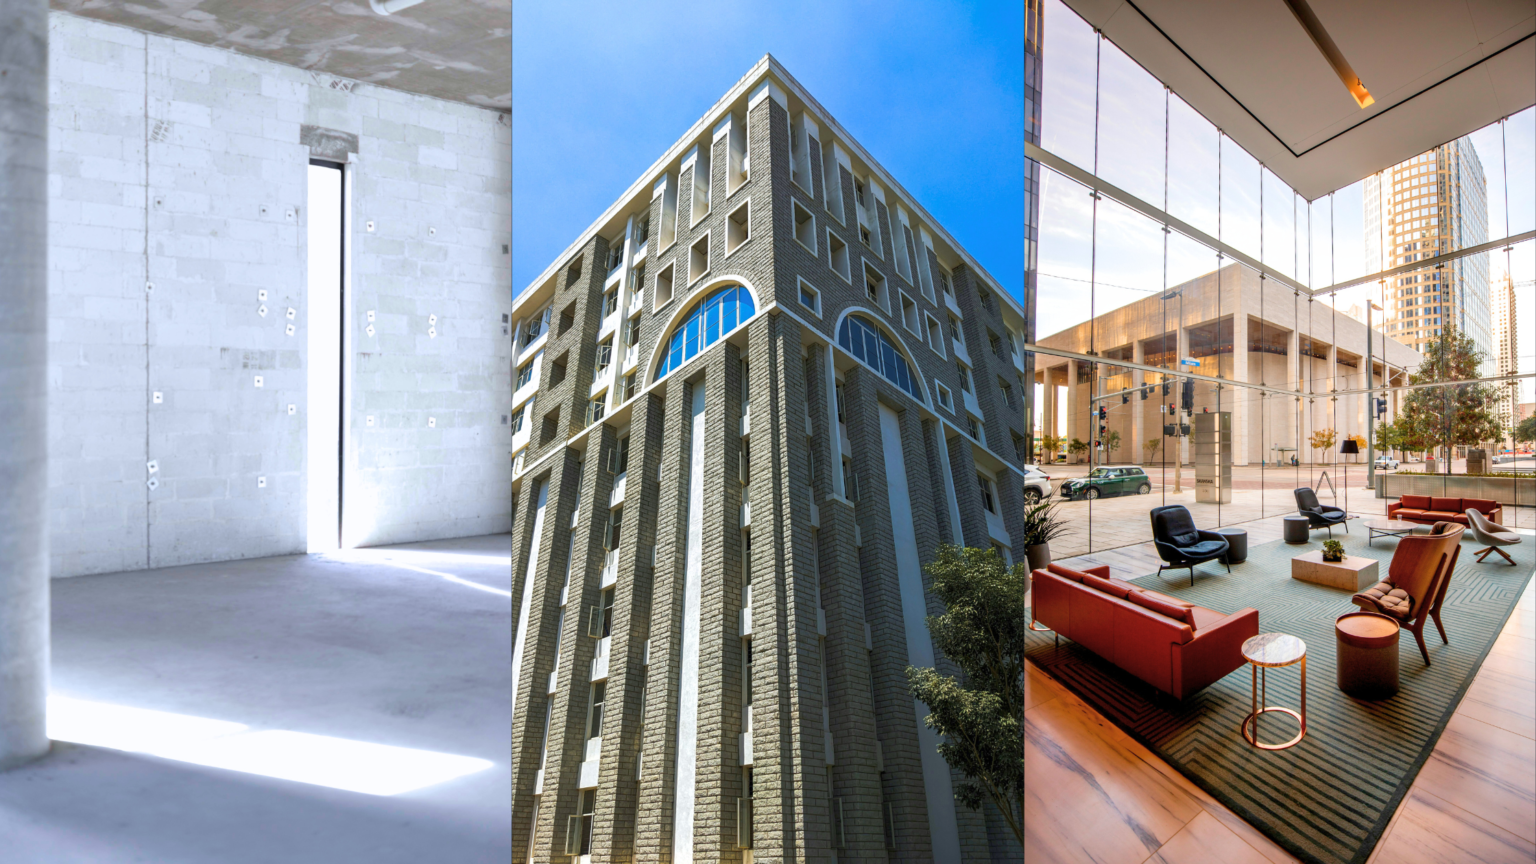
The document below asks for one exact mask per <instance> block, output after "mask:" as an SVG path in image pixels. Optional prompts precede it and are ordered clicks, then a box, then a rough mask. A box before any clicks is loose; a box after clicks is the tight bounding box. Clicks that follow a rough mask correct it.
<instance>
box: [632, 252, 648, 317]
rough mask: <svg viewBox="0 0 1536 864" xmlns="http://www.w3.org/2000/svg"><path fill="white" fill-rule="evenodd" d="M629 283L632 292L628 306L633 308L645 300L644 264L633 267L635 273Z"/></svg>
mask: <svg viewBox="0 0 1536 864" xmlns="http://www.w3.org/2000/svg"><path fill="white" fill-rule="evenodd" d="M629 284H630V291H631V292H632V294H633V296H631V297H630V298H629V308H631V309H635V308H637V307H639V306H640V304H641V303H644V302H645V300H644V297H645V264H643V263H642V264H641V265H640V266H639V267H636V268H635V275H634V277H633V279H632V280H631V281H630V283H629Z"/></svg>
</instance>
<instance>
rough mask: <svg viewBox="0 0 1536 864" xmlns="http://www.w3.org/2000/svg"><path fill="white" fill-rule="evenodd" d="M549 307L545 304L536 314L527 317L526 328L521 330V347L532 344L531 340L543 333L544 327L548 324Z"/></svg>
mask: <svg viewBox="0 0 1536 864" xmlns="http://www.w3.org/2000/svg"><path fill="white" fill-rule="evenodd" d="M549 312H550V310H549V307H548V306H546V307H544V308H543V309H542V310H540V311H539V312H538V314H536V315H534V316H533V317H531V318H529V319H528V329H527V330H524V331H523V347H524V348H526V347H528V346H529V345H532V344H533V340H535V339H537V338H539V337H540V336H542V335H544V328H545V327H548V326H549Z"/></svg>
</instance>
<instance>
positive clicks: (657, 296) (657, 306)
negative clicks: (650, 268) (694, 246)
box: [641, 240, 677, 312]
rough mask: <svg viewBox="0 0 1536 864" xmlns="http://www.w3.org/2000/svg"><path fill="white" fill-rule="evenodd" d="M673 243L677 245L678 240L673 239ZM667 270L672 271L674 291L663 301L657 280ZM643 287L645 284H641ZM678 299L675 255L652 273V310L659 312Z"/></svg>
mask: <svg viewBox="0 0 1536 864" xmlns="http://www.w3.org/2000/svg"><path fill="white" fill-rule="evenodd" d="M672 245H673V246H676V245H677V241H676V240H674V241H672ZM669 248H670V247H669ZM667 270H671V271H672V293H671V295H670V296H668V297H667V299H666V300H664V301H661V291H660V289H658V288H657V287H656V282H657V280H658V279H660V278H661V274H662V273H665V272H666V271H667ZM641 288H642V290H643V288H644V286H641ZM676 299H677V258H675V257H674V258H673V259H672V260H670V261H668V262H667V263H666V264H663V265H661V266H660V267H657V268H656V272H655V273H653V274H651V303H652V304H653V305H652V307H651V311H652V312H659V311H661V310H662V309H665V308H667V307H668V306H670V305H672V301H673V300H676ZM657 301H661V302H657Z"/></svg>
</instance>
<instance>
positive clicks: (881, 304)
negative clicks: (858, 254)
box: [859, 247, 896, 318]
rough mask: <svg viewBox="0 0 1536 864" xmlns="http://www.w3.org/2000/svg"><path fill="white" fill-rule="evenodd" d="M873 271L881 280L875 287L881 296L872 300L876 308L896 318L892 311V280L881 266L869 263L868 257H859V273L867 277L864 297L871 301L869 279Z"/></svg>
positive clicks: (889, 316)
mask: <svg viewBox="0 0 1536 864" xmlns="http://www.w3.org/2000/svg"><path fill="white" fill-rule="evenodd" d="M866 248H867V247H866ZM871 273H873V274H874V276H875V278H876V279H877V280H879V282H880V284H879V286H877V287H876V288H875V293H876V294H879V295H881V296H879V297H876V298H874V300H873V301H872V302H873V303H874V306H875V308H877V309H879V310H880V311H882V312H884V313H885V317H887V318H895V317H896V316H895V315H894V314H893V313H892V312H891V281H890V280H889V279H887V278H885V274H884V273H881V272H880V270H879V268H877V267H871V266H870V264H869V261H868V260H867V259H865V258H860V259H859V275H861V276H863V277H864V279H865V281H864V283H863V288H864V296H863V299H864V300H865V301H866V302H871V301H870V299H869V282H868V279H869V276H870V274H871Z"/></svg>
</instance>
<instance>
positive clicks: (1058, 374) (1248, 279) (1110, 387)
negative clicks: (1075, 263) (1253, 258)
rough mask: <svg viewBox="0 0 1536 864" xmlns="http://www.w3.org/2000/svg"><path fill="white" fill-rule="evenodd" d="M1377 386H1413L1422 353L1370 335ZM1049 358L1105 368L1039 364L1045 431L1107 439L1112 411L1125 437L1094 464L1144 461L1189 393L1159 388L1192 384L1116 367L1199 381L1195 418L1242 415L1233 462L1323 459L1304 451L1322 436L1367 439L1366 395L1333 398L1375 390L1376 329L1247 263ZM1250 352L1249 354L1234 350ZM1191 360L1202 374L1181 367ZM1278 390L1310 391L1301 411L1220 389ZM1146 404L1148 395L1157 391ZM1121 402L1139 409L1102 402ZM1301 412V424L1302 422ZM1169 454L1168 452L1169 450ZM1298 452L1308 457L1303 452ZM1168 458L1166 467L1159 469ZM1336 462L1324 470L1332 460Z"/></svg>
mask: <svg viewBox="0 0 1536 864" xmlns="http://www.w3.org/2000/svg"><path fill="white" fill-rule="evenodd" d="M1371 338H1372V343H1371V354H1372V369H1373V373H1372V374H1373V380H1374V383H1375V384H1376V385H1378V386H1381V385H1383V384H1384V383H1387V382H1390V383H1391V384H1406V383H1408V375H1409V372H1410V371H1411V370H1412V369H1413V368H1414V367H1415V366H1416V365H1417V364H1418V362H1419V359H1420V355H1419V353H1418V352H1417V351H1414V350H1413V349H1411V348H1408V347H1406V346H1404V345H1403V344H1402V343H1400V342H1398V341H1397V340H1395V339H1390V338H1386V337H1385V336H1383V335H1382V333H1381V332H1380V331H1379V330H1376V331H1374V332H1373V333H1372V337H1371ZM1040 345H1041V346H1042V347H1045V348H1055V349H1060V350H1063V351H1069V352H1074V353H1078V354H1089V353H1095V354H1097V355H1098V356H1101V357H1103V358H1104V359H1105V361H1106V362H1105V363H1104V364H1102V365H1096V368H1090V364H1089V363H1088V362H1087V361H1077V360H1072V359H1066V358H1059V357H1051V356H1047V355H1044V354H1040V355H1038V356H1036V358H1035V363H1036V366H1037V371H1036V373H1035V381H1036V383H1038V384H1041V385H1043V391H1042V395H1043V398H1042V416H1043V418H1044V421H1043V422H1044V429H1046V430H1047V431H1053V432H1055V433H1056V434H1059V435H1062V436H1064V437H1065V438H1066V439H1067V441H1069V442H1070V441H1071V440H1072V439H1074V438H1076V439H1079V440H1082V441H1084V442H1097V441H1098V429H1097V427H1098V425H1099V424H1098V422H1097V421H1095V420H1094V419H1093V416H1092V415H1093V414H1094V413H1096V411H1097V408H1098V406H1099V405H1100V404H1102V405H1104V407H1105V413H1106V422H1105V424H1104V425H1106V426H1107V427H1108V429H1109V430H1113V431H1115V432H1118V433H1119V434H1120V440H1121V442H1122V443H1121V447H1120V449H1119V450H1118V451H1117V452H1114V453H1109V454H1105V453H1102V452H1101V451H1097V450H1096V451H1095V452H1094V453H1093V461H1094V462H1095V463H1103V462H1125V463H1141V462H1143V461H1145V460H1146V453H1145V452H1144V451H1143V449H1142V446H1141V445H1142V442H1144V441H1146V440H1147V439H1149V438H1152V437H1156V436H1158V435H1160V434H1162V430H1163V425H1164V424H1165V423H1172V422H1173V421H1172V420H1171V419H1169V417H1168V415H1167V413H1166V409H1167V406H1168V403H1169V402H1175V403H1177V402H1178V401H1179V395H1178V394H1179V391H1178V390H1177V389H1170V394H1169V395H1167V396H1164V395H1163V393H1162V389H1161V387H1160V386H1159V385H1161V384H1162V383H1163V381H1164V380H1165V379H1166V380H1168V381H1171V382H1177V381H1179V380H1180V378H1181V377H1182V376H1178V375H1167V376H1164V375H1162V374H1161V373H1157V372H1147V371H1140V370H1127V369H1125V368H1123V367H1116V366H1114V365H1113V361H1114V360H1128V361H1130V362H1133V363H1141V364H1145V365H1150V366H1163V367H1167V368H1170V369H1173V368H1179V369H1182V370H1184V373H1185V374H1186V375H1188V374H1192V375H1194V376H1196V378H1195V380H1196V382H1197V384H1196V393H1195V396H1194V400H1193V402H1194V410H1195V411H1196V412H1197V413H1198V412H1203V411H1206V410H1210V411H1230V412H1232V430H1233V443H1234V445H1235V448H1236V452H1235V454H1234V457H1233V463H1234V464H1237V465H1248V464H1259V463H1260V462H1267V463H1270V464H1273V463H1274V462H1275V461H1284V460H1286V459H1289V458H1290V456H1291V454H1292V453H1296V454H1297V456H1298V458H1300V459H1302V460H1308V459H1311V458H1324V454H1322V453H1314V452H1313V451H1311V449H1310V448H1309V447H1308V446H1307V444H1306V442H1307V440H1308V438H1309V437H1310V436H1311V433H1312V432H1313V431H1314V430H1318V429H1334V430H1336V431H1337V432H1338V435H1339V438H1340V439H1342V438H1344V437H1345V436H1348V435H1356V434H1359V435H1364V434H1365V430H1366V425H1367V422H1366V421H1367V418H1366V411H1367V410H1368V401H1367V399H1366V398H1365V397H1364V396H1362V395H1358V394H1356V395H1348V396H1340V397H1332V396H1329V395H1328V394H1329V393H1330V392H1331V391H1333V390H1344V389H1351V388H1359V387H1364V386H1365V356H1366V328H1365V325H1364V324H1363V323H1361V322H1360V321H1357V320H1356V319H1354V318H1353V317H1351V316H1350V315H1348V314H1346V313H1345V312H1343V311H1342V310H1340V311H1335V310H1334V309H1333V308H1332V307H1331V306H1329V305H1327V304H1326V303H1324V302H1321V301H1317V300H1313V301H1310V302H1309V301H1308V299H1307V298H1305V297H1298V296H1296V295H1295V294H1294V293H1293V292H1292V291H1291V289H1289V288H1287V287H1285V286H1284V285H1281V284H1280V283H1278V282H1275V281H1273V280H1261V279H1260V278H1259V275H1258V274H1257V273H1255V272H1254V271H1252V270H1250V269H1248V268H1246V267H1244V266H1242V265H1241V264H1235V263H1234V264H1228V265H1227V266H1225V267H1223V268H1221V269H1220V270H1218V271H1215V272H1212V273H1207V274H1206V275H1204V276H1201V277H1199V278H1197V279H1192V280H1190V281H1188V282H1185V283H1183V284H1182V285H1177V286H1174V287H1173V288H1170V289H1168V291H1167V292H1164V293H1161V294H1157V295H1153V296H1151V297H1147V298H1145V299H1142V300H1138V301H1136V302H1134V303H1129V304H1126V305H1125V306H1122V307H1120V308H1119V309H1114V310H1112V311H1110V312H1106V313H1104V314H1103V315H1100V316H1098V317H1097V318H1094V319H1092V320H1090V321H1085V322H1083V323H1082V324H1078V325H1077V326H1075V327H1071V328H1069V329H1067V330H1063V331H1061V332H1059V333H1054V334H1052V335H1050V336H1046V337H1045V338H1043V339H1041V340H1040ZM1244 345H1245V346H1247V350H1245V351H1237V350H1234V346H1244ZM1184 359H1191V360H1194V361H1196V365H1193V366H1181V365H1180V361H1181V360H1184ZM1217 378H1220V379H1223V380H1225V381H1236V382H1243V383H1248V384H1259V385H1268V386H1270V387H1274V388H1278V389H1284V390H1298V389H1299V390H1302V391H1304V392H1306V393H1308V394H1315V395H1309V396H1308V398H1307V399H1306V401H1305V402H1303V403H1302V404H1301V405H1300V406H1299V409H1298V405H1297V403H1296V401H1295V398H1294V397H1284V396H1280V395H1269V396H1266V395H1261V394H1262V393H1263V391H1261V390H1257V389H1249V388H1243V387H1233V386H1227V387H1225V388H1224V389H1222V390H1221V391H1220V392H1218V391H1217V389H1216V386H1215V385H1216V383H1217V382H1216V381H1215V380H1213V379H1217ZM1148 385H1152V386H1151V388H1150V389H1147V396H1146V398H1145V399H1142V398H1140V396H1139V394H1140V392H1141V390H1138V389H1137V388H1144V389H1146V388H1148ZM1121 393H1123V394H1124V396H1125V398H1126V399H1128V400H1129V401H1122V400H1121V399H1110V400H1108V401H1103V402H1100V401H1094V400H1095V397H1102V396H1114V395H1115V394H1121ZM1399 401H1400V399H1399V397H1398V395H1397V394H1394V395H1393V396H1392V397H1389V399H1388V409H1387V413H1386V414H1385V415H1384V418H1383V419H1386V420H1391V419H1392V418H1394V417H1396V416H1397V407H1398V402H1399ZM1298 413H1299V420H1298ZM1165 446H1166V444H1165ZM1181 446H1182V448H1183V450H1182V451H1181V457H1180V458H1181V459H1182V460H1183V461H1185V462H1187V461H1189V452H1188V447H1189V441H1188V439H1187V438H1185V439H1183V441H1182V442H1181ZM1298 449H1299V452H1297V451H1298ZM1162 452H1163V451H1162V450H1159V451H1158V455H1157V457H1156V459H1157V460H1159V461H1161V460H1162V459H1163V458H1164V457H1163V456H1162ZM1333 459H1334V457H1333V455H1332V454H1331V453H1330V454H1326V459H1325V461H1328V462H1332V461H1333Z"/></svg>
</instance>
